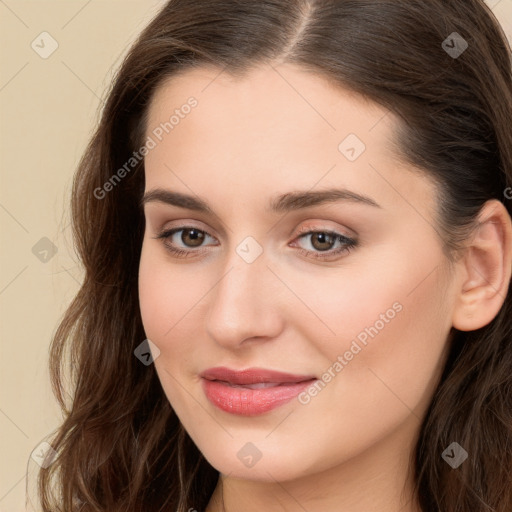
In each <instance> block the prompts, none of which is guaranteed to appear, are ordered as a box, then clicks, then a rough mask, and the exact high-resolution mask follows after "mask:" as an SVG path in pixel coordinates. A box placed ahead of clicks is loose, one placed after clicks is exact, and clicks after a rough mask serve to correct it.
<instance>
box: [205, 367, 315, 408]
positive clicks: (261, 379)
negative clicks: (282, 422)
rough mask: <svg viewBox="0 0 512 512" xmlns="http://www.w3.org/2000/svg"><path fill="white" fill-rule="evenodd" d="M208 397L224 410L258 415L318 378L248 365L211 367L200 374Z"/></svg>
mask: <svg viewBox="0 0 512 512" xmlns="http://www.w3.org/2000/svg"><path fill="white" fill-rule="evenodd" d="M200 376H201V378H202V384H203V390H204V393H205V395H206V397H207V398H208V400H209V401H210V402H211V403H212V404H213V405H214V406H216V407H217V408H219V409H221V410H222V411H224V412H228V413H231V414H237V415H242V416H255V415H258V414H263V413H265V412H268V411H271V410H273V409H275V408H277V407H279V406H281V405H284V404H285V403H287V402H289V401H290V400H292V399H293V398H294V397H295V396H297V395H298V394H299V393H300V392H301V391H302V390H303V389H305V388H306V387H308V386H310V385H311V384H312V383H313V382H314V381H315V380H317V379H316V377H315V376H312V375H295V374H291V373H284V372H278V371H274V370H266V369H262V368H248V369H245V370H231V369H230V368H226V367H217V368H210V369H208V370H206V371H204V372H202V373H201V374H200Z"/></svg>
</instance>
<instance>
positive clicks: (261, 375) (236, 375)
mask: <svg viewBox="0 0 512 512" xmlns="http://www.w3.org/2000/svg"><path fill="white" fill-rule="evenodd" d="M200 376H201V377H203V379H207V380H220V381H223V382H228V383H230V384H242V385H243V384H259V383H261V382H275V383H284V382H303V381H307V380H311V379H314V378H315V376H314V375H296V374H292V373H285V372H279V371H276V370H267V369H265V368H246V369H244V370H232V369H231V368H227V367H225V366H218V367H215V368H208V369H207V370H205V371H204V372H202V373H201V374H200Z"/></svg>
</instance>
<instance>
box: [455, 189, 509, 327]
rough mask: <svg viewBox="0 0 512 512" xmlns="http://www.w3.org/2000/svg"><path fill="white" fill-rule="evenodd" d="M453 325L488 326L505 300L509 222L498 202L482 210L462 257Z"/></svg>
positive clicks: (504, 209)
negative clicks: (460, 277)
mask: <svg viewBox="0 0 512 512" xmlns="http://www.w3.org/2000/svg"><path fill="white" fill-rule="evenodd" d="M459 263H460V264H461V265H463V268H462V272H461V276H462V279H461V284H460V289H459V290H458V292H457V293H458V295H457V298H456V303H455V305H454V310H453V317H452V323H453V327H455V328H456V329H458V330H460V331H474V330H476V329H480V328H481V327H484V326H485V325H487V324H488V323H490V322H491V321H492V320H493V319H494V318H495V317H496V315H497V314H498V312H499V310H500V309H501V306H502V305H503V303H504V302H505V299H506V297H507V292H508V287H509V283H510V276H511V273H512V220H511V218H510V215H509V213H508V211H507V209H506V208H505V206H504V205H503V203H501V202H500V201H498V200H497V199H492V200H490V201H487V202H486V203H485V205H484V206H483V207H482V209H481V211H480V213H479V215H478V222H477V227H476V229H475V232H474V235H473V237H472V238H471V239H470V240H469V241H468V246H467V248H466V250H465V253H464V256H463V258H462V259H461V261H460V262H459Z"/></svg>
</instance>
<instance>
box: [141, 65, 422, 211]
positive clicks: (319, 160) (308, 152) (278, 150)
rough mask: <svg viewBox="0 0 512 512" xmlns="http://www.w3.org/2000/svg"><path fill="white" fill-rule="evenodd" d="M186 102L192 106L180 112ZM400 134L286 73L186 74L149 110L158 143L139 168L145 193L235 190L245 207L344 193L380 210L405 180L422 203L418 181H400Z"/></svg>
mask: <svg viewBox="0 0 512 512" xmlns="http://www.w3.org/2000/svg"><path fill="white" fill-rule="evenodd" d="M190 98H193V99H194V100H195V102H196V103H195V106H194V107H193V108H188V107H187V108H184V106H185V105H187V104H188V102H189V100H190ZM172 116H174V119H173V122H172V123H170V122H169V121H170V119H171V117H172ZM397 124H398V120H397V118H396V116H395V115H394V114H393V113H391V112H389V111H388V110H387V109H385V108H384V107H382V106H380V105H378V104H377V103H375V102H372V101H370V100H368V99H366V98H364V97H362V96H361V95H358V94H356V93H354V92H353V91H350V90H348V89H346V88H342V87H339V86H337V85H334V84H332V83H331V82H329V81H328V80H326V79H324V78H323V77H322V76H320V75H318V74H314V73H311V72H307V71H306V70H303V69H302V68H298V67H295V66H292V65H288V64H286V65H281V66H277V67H272V66H270V65H267V66H260V67H257V68H254V69H252V70H251V71H250V72H248V73H247V74H245V75H244V76H242V77H234V76H232V75H230V74H228V73H226V72H221V70H219V69H216V68H197V69H193V70H188V71H186V72H183V73H181V74H180V75H178V76H175V77H172V78H169V79H167V80H166V81H165V82H163V83H162V85H161V86H160V87H159V88H158V89H157V91H156V93H155V94H154V96H153V98H152V101H151V103H150V107H149V110H148V117H147V127H146V136H151V137H153V138H155V139H156V137H155V135H154V133H155V130H160V131H159V132H157V133H160V137H161V140H155V141H156V147H155V148H154V149H153V150H151V152H150V153H149V154H148V155H147V156H146V158H145V169H146V185H147V186H146V189H150V188H152V187H156V186H159V187H161V186H167V187H168V188H175V189H178V190H180V191H182V192H184V193H190V191H191V190H190V189H192V190H193V191H194V192H195V193H200V194H201V195H202V196H205V195H208V194H214V195H215V197H217V196H218V197H224V196H223V195H222V194H223V192H222V187H224V190H226V192H225V193H229V191H230V190H231V191H233V190H235V189H236V190H237V196H238V197H240V203H241V204H242V203H243V202H244V200H245V199H248V198H251V197H253V196H255V195H260V196H263V195H265V196H266V197H269V196H270V195H274V194H272V193H271V192H274V193H276V192H279V191H283V192H285V191H290V190H291V189H311V188H312V187H315V188H316V189H321V188H324V187H325V188H327V187H339V186H344V187H347V188H351V189H352V190H355V191H356V192H362V193H365V192H368V195H373V197H379V198H380V200H378V202H379V203H380V204H385V203H386V202H387V203H392V202H393V201H394V202H396V201H397V190H396V189H397V187H398V184H399V182H400V183H402V185H403V183H404V180H405V181H407V182H408V183H406V184H405V188H407V190H408V191H409V193H410V194H413V193H414V190H417V192H418V196H417V197H418V198H423V199H422V201H423V202H425V186H426V184H425V177H424V176H421V174H420V173H410V172H409V173H407V172H406V171H405V169H410V168H411V166H410V165H408V164H407V165H405V163H404V162H400V159H399V157H398V154H397V151H396V147H395V143H396V142H395V136H396V128H397ZM171 125H172V126H171ZM162 127H164V129H163V130H162ZM347 141H348V142H347ZM347 149H348V150H349V153H347ZM352 149H353V150H354V151H352V154H350V150H352ZM354 152H355V153H360V156H358V155H357V154H356V155H355V156H356V157H357V158H356V159H353V158H351V157H353V156H354V154H353V153H354ZM170 171H172V173H171V172H170ZM393 183H394V185H395V186H393ZM221 184H222V187H221ZM226 185H229V190H227V189H226ZM427 186H428V183H427ZM187 189H189V190H187ZM231 199H232V197H231ZM418 200H419V199H418Z"/></svg>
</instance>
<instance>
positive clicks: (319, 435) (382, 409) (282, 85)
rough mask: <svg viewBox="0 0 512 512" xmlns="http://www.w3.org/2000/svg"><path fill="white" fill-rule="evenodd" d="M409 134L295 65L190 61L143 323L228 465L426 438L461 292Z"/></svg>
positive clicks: (217, 462) (164, 172) (175, 111)
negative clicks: (198, 65) (407, 160)
mask: <svg viewBox="0 0 512 512" xmlns="http://www.w3.org/2000/svg"><path fill="white" fill-rule="evenodd" d="M191 97H193V99H191ZM187 105H188V106H187ZM171 116H174V117H173V118H171ZM170 119H171V120H170ZM166 123H167V124H166ZM395 123H396V118H395V117H394V116H393V115H392V114H391V113H389V112H387V111H386V110H384V109H383V108H381V107H379V106H377V105H376V104H373V103H371V102H369V101H365V100H363V99H362V98H361V97H359V96H357V95H355V94H353V93H350V92H348V91H346V90H343V89H340V88H336V87H334V86H333V85H330V84H329V83H328V82H326V81H324V80H323V79H321V78H319V77H318V76H316V75H313V74H310V73H307V72H305V71H303V70H301V69H300V68H297V67H293V66H290V65H281V66H279V67H276V68H273V67H270V66H269V67H259V68H257V69H254V70H253V71H251V73H250V74H249V75H248V76H246V77H245V78H243V79H235V78H233V77H232V76H229V75H227V74H226V73H222V74H219V71H218V70H211V69H206V68H203V69H196V70H194V71H189V72H187V73H185V74H183V75H182V76H180V77H179V78H176V79H173V80H172V81H169V82H167V83H166V84H164V85H163V86H162V87H160V89H159V90H158V91H157V93H156V95H155V96H154V98H153V101H152V103H151V106H150V109H149V117H148V124H147V133H146V136H147V137H150V138H151V140H152V142H149V143H148V144H147V146H148V148H150V149H149V150H148V152H147V155H146V157H145V172H146V186H145V192H146V194H148V197H147V198H146V199H147V200H146V202H145V206H144V210H145V217H146V232H145V237H144V242H143V247H142V256H141V261H140V274H139V289H140V307H141V314H142V319H143V324H144V328H145V332H146V335H147V337H148V339H149V340H151V342H152V343H153V344H154V345H156V347H158V350H159V354H158V352H157V351H155V357H156V359H155V361H154V364H155V367H156V371H157V373H158V376H159V378H160V381H161V383H162V387H163V390H164V392H165V394H166V396H167V397H168V399H169V401H170V403H171V405H172V407H173V408H174V410H175V411H176V413H177V415H178V416H179V418H180V420H181V422H182V424H183V426H184V427H185V429H186V430H187V431H188V433H189V435H190V436H191V437H192V439H193V440H194V442H195V443H196V444H197V446H198V448H199V449H200V450H201V452H202V453H203V454H204V455H205V457H206V458H207V460H208V461H209V462H210V463H211V464H212V465H213V466H214V467H215V468H216V469H218V470H219V471H221V472H222V473H224V474H228V473H229V474H231V475H232V476H234V477H239V478H247V479H256V480H288V479H294V478H299V477H302V476H306V475H308V474H312V473H314V472H320V471H323V470H327V469H329V468H332V467H334V466H336V465H339V464H340V463H343V462H347V461H349V460H356V459H355V458H361V457H363V456H364V454H365V453H372V454H373V455H374V456H379V454H381V456H382V457H387V458H388V462H389V464H390V465H393V464H395V462H396V460H398V459H400V455H399V454H398V452H397V451H396V450H397V449H398V450H399V451H400V450H402V451H401V452H400V453H401V454H402V455H403V456H404V457H405V454H407V453H409V451H410V449H411V447H412V443H413V439H414V436H415V435H416V432H417V431H418V429H419V426H420V420H421V418H422V416H423V414H424V412H425V410H426V408H427V406H428V404H429V402H430V399H431V396H432V393H433V390H434V387H435V385H436V383H437V379H438V377H439V372H440V369H441V368H442V364H443V362H444V356H445V351H444V349H445V347H446V344H447V342H446V340H447V337H448V335H449V331H450V328H451V326H452V321H451V315H452V311H453V305H454V301H455V292H454V286H453V281H451V280H450V279H449V278H448V274H447V272H446V270H447V266H446V260H445V258H444V256H443V253H442V247H441V244H440V240H439V234H438V233H437V232H436V230H435V226H436V224H435V221H434V215H435V213H434V211H435V205H436V203H435V190H434V186H433V185H432V183H431V182H430V181H429V180H428V179H427V178H426V177H425V176H424V175H422V174H421V173H420V172H419V171H418V170H416V169H413V168H412V167H411V166H410V165H406V164H404V163H403V162H401V161H400V160H399V158H398V156H397V155H396V154H395V153H394V151H393V137H394V133H395V129H396V124H395ZM147 141H149V139H147ZM157 189H158V190H160V191H167V196H166V195H165V194H163V193H162V194H160V195H158V194H152V195H151V196H149V194H151V193H152V192H154V191H156V190H157ZM331 189H337V190H338V191H339V192H336V193H334V192H332V193H330V194H327V191H328V190H331ZM172 194H180V196H173V195H172ZM295 195H298V196H300V197H297V198H295ZM180 198H181V199H180ZM185 198H188V199H187V200H184V199H185ZM322 198H323V199H325V200H322ZM326 198H327V199H328V200H327V199H326ZM166 199H167V200H168V202H167V201H166ZM199 205H203V206H207V207H208V209H209V211H207V210H206V209H205V208H203V209H202V210H201V209H200V208H199ZM169 230H175V232H174V233H171V234H169V233H168V236H167V238H157V237H158V236H159V235H160V234H161V233H162V232H164V231H169ZM311 232H313V233H311ZM308 233H309V234H308ZM174 250H176V251H180V252H179V253H174V252H173V251H174ZM141 341H142V340H141ZM157 354H158V355H157ZM219 367H222V368H224V369H226V368H227V369H230V370H232V372H229V371H223V370H217V371H215V370H212V369H218V368H219ZM246 369H252V370H254V371H249V372H245V373H244V372H242V373H237V371H240V370H246ZM264 370H268V371H276V372H282V373H285V374H288V375H284V376H283V375H281V374H272V373H268V372H265V371H264ZM262 383H264V384H262ZM257 384H260V385H259V386H258V385H257ZM391 447H393V448H392V450H394V453H395V455H394V456H390V453H393V452H392V450H391Z"/></svg>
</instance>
